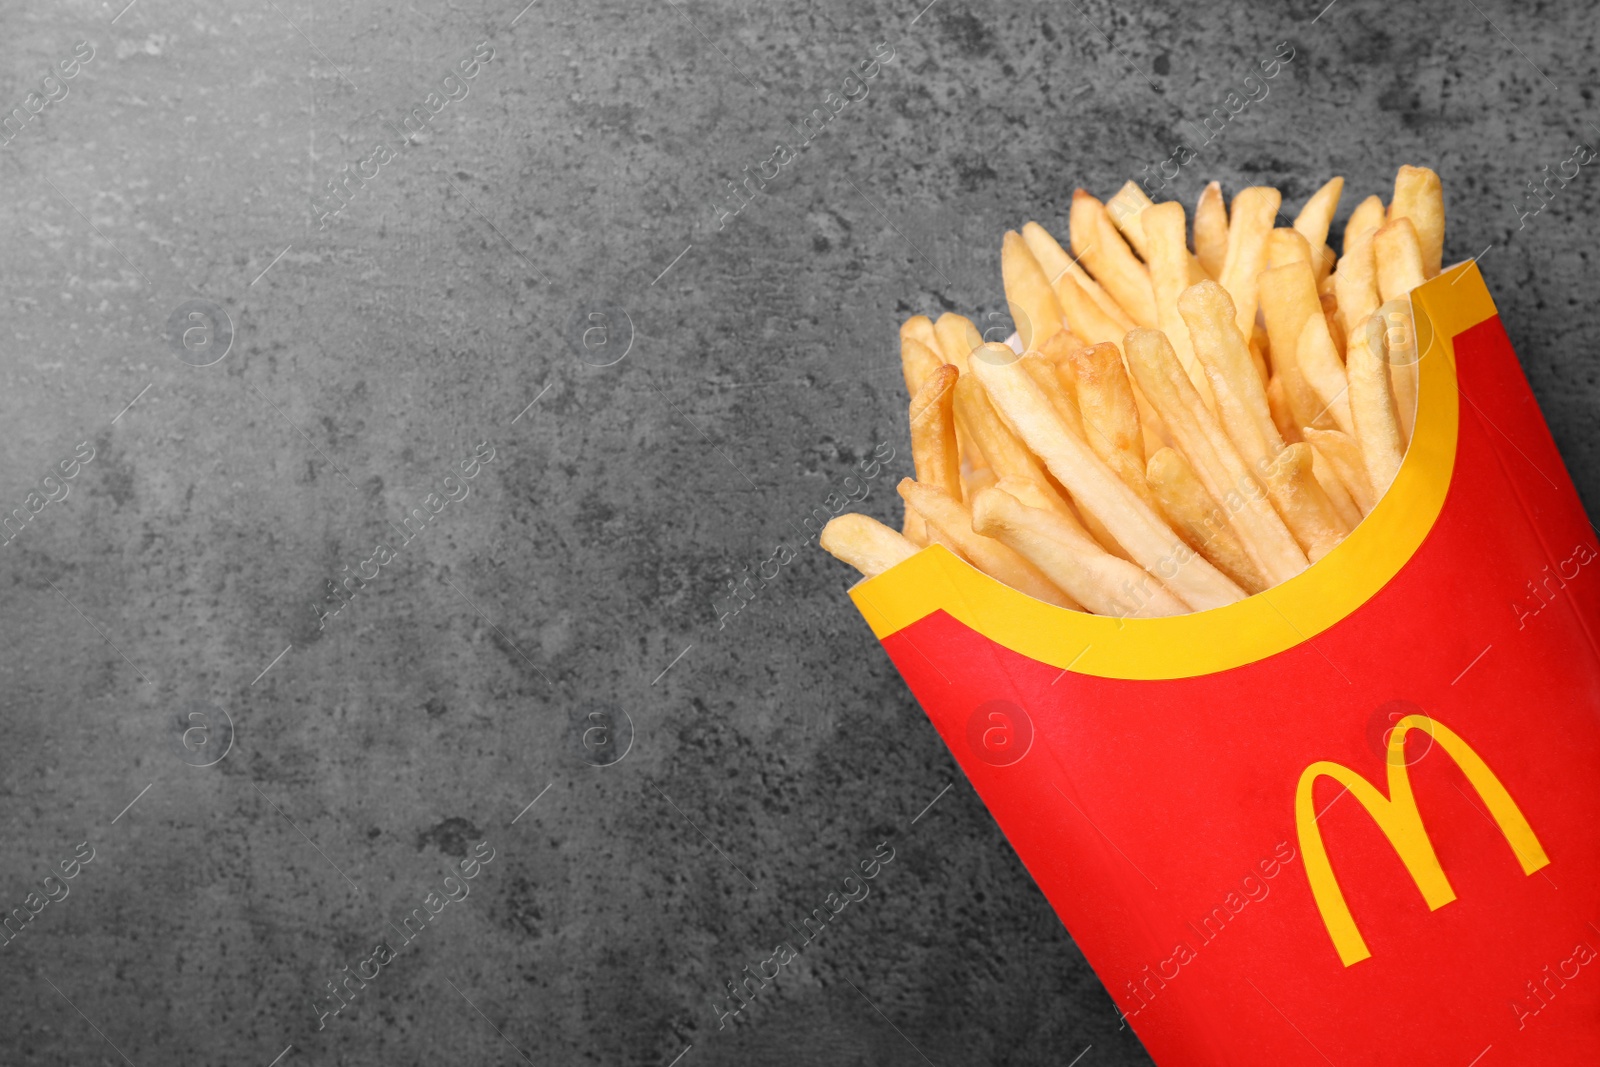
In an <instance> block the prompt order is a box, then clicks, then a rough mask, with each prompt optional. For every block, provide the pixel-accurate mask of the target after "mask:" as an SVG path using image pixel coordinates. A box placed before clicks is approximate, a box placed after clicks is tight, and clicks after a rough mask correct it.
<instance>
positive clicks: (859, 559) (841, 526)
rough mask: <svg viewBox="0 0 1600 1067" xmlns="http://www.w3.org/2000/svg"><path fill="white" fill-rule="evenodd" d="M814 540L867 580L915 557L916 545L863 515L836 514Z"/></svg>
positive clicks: (875, 520)
mask: <svg viewBox="0 0 1600 1067" xmlns="http://www.w3.org/2000/svg"><path fill="white" fill-rule="evenodd" d="M818 541H819V542H820V543H821V545H822V547H823V548H824V549H825V550H827V551H828V552H830V553H832V554H833V555H834V557H835V558H837V559H841V560H843V561H844V562H846V563H848V564H850V566H852V567H854V568H855V569H856V570H858V571H860V572H861V573H862V574H863V575H865V576H866V577H868V578H871V577H873V576H874V575H878V574H882V573H883V572H884V571H886V570H888V569H889V568H890V567H893V566H894V565H895V564H897V563H904V562H905V561H906V560H908V559H910V558H911V557H912V556H914V555H916V554H917V546H916V545H914V544H912V543H911V542H910V541H907V540H906V539H905V538H904V537H902V536H900V535H899V534H897V533H895V532H894V531H893V530H891V529H889V527H887V526H885V525H884V524H883V523H881V522H879V521H878V520H877V519H872V518H868V517H867V516H865V515H855V514H849V515H839V516H836V517H835V518H832V519H829V520H828V525H826V526H824V527H823V528H822V536H821V537H820V538H818Z"/></svg>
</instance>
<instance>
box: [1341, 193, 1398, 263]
mask: <svg viewBox="0 0 1600 1067" xmlns="http://www.w3.org/2000/svg"><path fill="white" fill-rule="evenodd" d="M1387 221H1388V218H1387V216H1386V214H1385V211H1384V207H1383V200H1382V199H1380V198H1379V197H1376V196H1369V197H1367V198H1366V199H1365V200H1363V201H1361V203H1359V204H1357V205H1356V209H1355V210H1354V211H1352V212H1350V218H1349V220H1348V221H1346V222H1345V224H1344V250H1345V254H1346V255H1348V254H1349V252H1350V242H1351V241H1352V240H1353V239H1354V238H1355V237H1356V235H1357V234H1361V233H1365V232H1366V231H1367V230H1376V229H1377V228H1378V227H1379V226H1382V225H1383V224H1384V223H1385V222H1387Z"/></svg>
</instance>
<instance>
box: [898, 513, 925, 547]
mask: <svg viewBox="0 0 1600 1067" xmlns="http://www.w3.org/2000/svg"><path fill="white" fill-rule="evenodd" d="M900 535H901V536H902V537H904V538H905V539H906V540H907V541H910V542H911V543H912V544H913V545H915V546H917V547H918V548H926V547H927V546H928V521H927V520H926V519H924V518H923V517H922V516H921V515H918V514H917V513H916V512H915V511H912V510H911V509H910V508H906V509H905V517H904V518H902V519H901V520H900Z"/></svg>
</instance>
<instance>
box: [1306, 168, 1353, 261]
mask: <svg viewBox="0 0 1600 1067" xmlns="http://www.w3.org/2000/svg"><path fill="white" fill-rule="evenodd" d="M1343 192H1344V179H1343V178H1330V179H1329V180H1328V183H1327V184H1326V185H1324V186H1323V187H1322V188H1321V189H1318V190H1317V191H1316V192H1314V193H1312V194H1311V199H1310V200H1307V201H1306V204H1305V207H1303V208H1301V209H1300V214H1298V215H1296V216H1295V217H1294V228H1295V229H1296V230H1298V231H1299V233H1300V235H1301V236H1302V237H1304V238H1305V239H1306V243H1307V244H1308V245H1310V246H1311V264H1312V267H1313V268H1314V269H1315V270H1316V274H1317V277H1318V279H1321V278H1323V277H1326V276H1327V273H1328V268H1331V267H1332V266H1333V254H1332V252H1331V251H1330V250H1329V249H1328V227H1329V226H1331V225H1333V215H1334V212H1336V211H1337V210H1339V194H1341V193H1343Z"/></svg>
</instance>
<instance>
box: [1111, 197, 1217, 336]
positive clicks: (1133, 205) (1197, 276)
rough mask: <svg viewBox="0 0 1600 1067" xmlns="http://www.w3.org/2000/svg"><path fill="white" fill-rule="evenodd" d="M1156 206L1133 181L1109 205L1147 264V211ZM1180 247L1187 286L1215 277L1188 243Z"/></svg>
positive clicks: (1185, 242) (1148, 239)
mask: <svg viewBox="0 0 1600 1067" xmlns="http://www.w3.org/2000/svg"><path fill="white" fill-rule="evenodd" d="M1154 206H1155V202H1154V201H1152V200H1151V199H1150V197H1148V196H1147V195H1145V191H1144V190H1143V189H1141V188H1139V183H1138V182H1135V181H1129V182H1127V183H1126V184H1124V185H1123V187H1122V188H1121V189H1118V190H1117V195H1116V196H1113V197H1112V198H1111V199H1110V200H1107V201H1106V216H1107V217H1108V218H1110V219H1111V222H1112V224H1113V225H1115V226H1116V228H1117V229H1118V230H1119V231H1121V233H1122V236H1124V237H1126V238H1127V239H1128V244H1130V245H1132V246H1133V250H1134V251H1135V252H1137V253H1138V254H1139V258H1141V259H1143V260H1144V261H1145V263H1147V264H1148V263H1150V238H1149V236H1148V234H1147V233H1146V232H1145V230H1146V222H1145V219H1144V211H1145V209H1146V208H1150V207H1154ZM1178 243H1179V244H1181V245H1183V262H1184V273H1185V274H1186V275H1187V277H1186V278H1185V284H1186V285H1193V284H1195V283H1196V282H1200V281H1204V280H1205V279H1207V278H1210V277H1212V275H1211V273H1210V272H1209V271H1207V270H1206V268H1205V267H1204V266H1202V265H1201V263H1200V260H1199V259H1197V258H1196V257H1195V255H1194V253H1192V252H1190V251H1189V246H1188V244H1187V241H1186V240H1185V241H1180V242H1178ZM1156 303H1157V307H1158V309H1159V306H1160V297H1159V296H1158V297H1157V298H1156Z"/></svg>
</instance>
